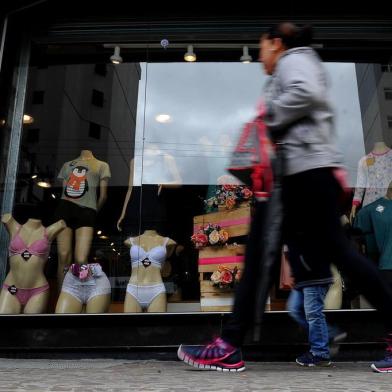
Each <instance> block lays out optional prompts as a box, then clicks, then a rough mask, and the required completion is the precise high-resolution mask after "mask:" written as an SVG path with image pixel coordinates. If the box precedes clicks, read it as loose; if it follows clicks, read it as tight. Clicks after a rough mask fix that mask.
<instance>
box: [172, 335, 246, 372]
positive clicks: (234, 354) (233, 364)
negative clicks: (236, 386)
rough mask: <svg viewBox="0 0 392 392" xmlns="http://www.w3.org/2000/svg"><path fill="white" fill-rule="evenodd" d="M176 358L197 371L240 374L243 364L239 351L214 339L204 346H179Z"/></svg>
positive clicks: (218, 339) (220, 340)
mask: <svg viewBox="0 0 392 392" xmlns="http://www.w3.org/2000/svg"><path fill="white" fill-rule="evenodd" d="M177 355H178V358H179V359H180V360H181V361H184V362H185V363H187V364H188V365H190V366H193V367H195V368H198V369H205V370H217V371H223V372H242V371H244V370H245V362H244V361H243V360H242V353H241V349H239V348H237V347H234V346H232V345H231V344H229V343H227V342H225V341H224V340H223V339H222V338H216V339H214V340H213V341H212V343H210V344H207V345H204V346H184V345H181V346H180V347H179V348H178V351H177Z"/></svg>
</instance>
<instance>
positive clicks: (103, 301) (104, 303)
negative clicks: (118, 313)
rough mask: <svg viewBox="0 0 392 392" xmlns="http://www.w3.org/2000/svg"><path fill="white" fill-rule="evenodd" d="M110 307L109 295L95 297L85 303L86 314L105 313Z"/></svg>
mask: <svg viewBox="0 0 392 392" xmlns="http://www.w3.org/2000/svg"><path fill="white" fill-rule="evenodd" d="M109 305H110V294H108V295H107V294H104V295H96V296H95V297H93V298H91V299H90V301H88V302H87V305H86V313H107V311H108V309H109Z"/></svg>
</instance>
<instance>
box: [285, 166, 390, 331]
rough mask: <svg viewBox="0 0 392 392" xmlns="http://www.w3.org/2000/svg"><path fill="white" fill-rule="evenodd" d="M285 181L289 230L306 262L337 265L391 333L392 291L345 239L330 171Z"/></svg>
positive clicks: (376, 271)
mask: <svg viewBox="0 0 392 392" xmlns="http://www.w3.org/2000/svg"><path fill="white" fill-rule="evenodd" d="M285 180H286V179H285ZM285 182H286V184H285V185H286V186H287V188H289V189H288V192H287V194H288V195H287V196H292V197H291V198H288V197H286V200H288V203H290V205H289V207H290V213H291V215H292V221H294V220H295V222H292V224H291V225H290V229H291V230H293V231H295V232H296V233H297V236H298V237H301V238H303V241H302V244H301V246H302V249H303V255H304V258H305V260H307V261H311V262H312V264H313V265H317V263H320V264H321V263H322V264H328V265H329V264H330V263H331V262H333V263H334V264H336V266H337V267H338V268H340V269H341V270H342V271H343V272H345V274H346V275H348V276H349V277H350V278H351V279H352V281H353V282H354V283H355V284H356V285H357V287H358V289H359V290H360V291H361V293H362V294H364V296H365V297H366V298H367V299H368V300H369V302H370V303H372V305H373V306H375V307H376V308H377V309H378V310H379V312H380V313H381V315H382V316H383V319H384V321H385V324H386V326H387V327H388V329H389V330H391V331H392V317H391V316H390V315H391V314H392V290H391V288H390V287H389V285H388V284H387V282H386V281H385V280H384V279H383V278H382V277H381V275H380V273H379V271H378V269H377V267H376V266H375V265H374V263H372V262H371V261H370V260H367V259H366V258H365V257H363V256H362V255H360V254H359V253H358V252H357V251H356V250H355V249H353V248H352V247H351V245H350V243H349V241H348V239H347V237H346V236H345V234H344V232H343V228H342V226H341V223H340V216H339V215H340V214H339V203H338V198H339V192H340V188H339V185H338V183H337V181H336V180H335V178H334V177H333V174H332V170H330V169H317V170H311V171H308V172H304V173H300V174H298V175H293V176H289V178H287V181H285ZM293 218H294V219H293Z"/></svg>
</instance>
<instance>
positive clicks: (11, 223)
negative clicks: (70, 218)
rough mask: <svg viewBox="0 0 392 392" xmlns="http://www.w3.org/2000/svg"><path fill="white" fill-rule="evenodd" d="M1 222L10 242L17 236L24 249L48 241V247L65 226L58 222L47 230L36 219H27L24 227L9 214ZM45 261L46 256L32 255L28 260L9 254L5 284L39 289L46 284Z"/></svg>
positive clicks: (62, 222) (19, 255)
mask: <svg viewBox="0 0 392 392" xmlns="http://www.w3.org/2000/svg"><path fill="white" fill-rule="evenodd" d="M2 222H3V223H4V224H5V226H6V228H7V230H8V232H9V234H10V238H11V240H12V239H13V238H15V236H19V237H20V239H21V240H22V243H24V244H25V247H26V248H29V247H31V246H32V245H33V244H37V242H38V241H42V240H45V237H46V238H47V241H48V246H50V243H51V241H52V240H53V239H54V237H55V236H56V235H57V234H58V233H60V231H62V230H63V229H64V228H65V227H66V225H65V222H64V221H62V220H60V221H58V222H56V223H54V224H52V225H50V226H48V227H47V228H45V227H44V226H43V225H42V222H41V221H40V220H38V219H29V220H28V221H27V222H26V223H25V224H24V225H21V224H20V223H18V222H17V221H16V220H15V219H14V218H13V217H12V216H11V215H10V214H5V215H3V218H2ZM46 261H47V254H46V255H42V256H38V255H35V254H32V255H31V256H30V257H29V258H28V260H26V259H25V258H23V257H22V255H21V254H11V255H10V258H9V262H10V271H9V273H8V275H7V277H6V279H5V282H4V283H6V284H14V285H15V286H17V287H22V288H34V287H39V286H42V285H44V284H46V283H47V280H46V277H45V275H44V267H45V264H46Z"/></svg>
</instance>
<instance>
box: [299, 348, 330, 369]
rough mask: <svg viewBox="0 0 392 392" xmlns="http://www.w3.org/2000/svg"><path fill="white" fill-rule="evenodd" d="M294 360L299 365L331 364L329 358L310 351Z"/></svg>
mask: <svg viewBox="0 0 392 392" xmlns="http://www.w3.org/2000/svg"><path fill="white" fill-rule="evenodd" d="M295 362H297V363H298V365H301V366H309V367H311V366H331V364H332V362H331V360H330V359H329V358H323V357H319V356H317V355H313V354H312V353H311V352H310V351H308V352H307V353H305V354H302V355H301V356H299V357H298V358H297V359H296V360H295Z"/></svg>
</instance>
